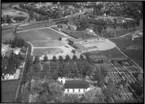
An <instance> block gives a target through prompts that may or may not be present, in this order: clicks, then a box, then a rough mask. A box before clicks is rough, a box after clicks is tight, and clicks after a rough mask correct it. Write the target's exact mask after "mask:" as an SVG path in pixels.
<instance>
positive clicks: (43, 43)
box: [31, 39, 65, 47]
mask: <svg viewBox="0 0 145 104" xmlns="http://www.w3.org/2000/svg"><path fill="white" fill-rule="evenodd" d="M31 43H32V44H33V46H34V47H58V46H64V45H65V44H64V43H62V42H60V41H58V40H51V39H48V40H41V41H38V40H36V41H32V42H31Z"/></svg>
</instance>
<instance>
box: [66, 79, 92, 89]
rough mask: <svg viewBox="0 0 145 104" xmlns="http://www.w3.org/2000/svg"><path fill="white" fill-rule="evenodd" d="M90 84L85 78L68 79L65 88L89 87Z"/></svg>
mask: <svg viewBox="0 0 145 104" xmlns="http://www.w3.org/2000/svg"><path fill="white" fill-rule="evenodd" d="M88 87H89V84H88V83H87V82H86V81H85V80H66V82H65V84H64V88H88Z"/></svg>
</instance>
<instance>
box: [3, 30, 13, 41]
mask: <svg viewBox="0 0 145 104" xmlns="http://www.w3.org/2000/svg"><path fill="white" fill-rule="evenodd" d="M13 38H14V35H13V33H12V31H2V42H4V41H5V40H9V39H13Z"/></svg>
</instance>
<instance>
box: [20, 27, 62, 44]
mask: <svg viewBox="0 0 145 104" xmlns="http://www.w3.org/2000/svg"><path fill="white" fill-rule="evenodd" d="M18 34H19V35H20V36H21V37H22V38H23V39H25V40H26V41H29V42H32V41H36V40H39V41H41V40H48V39H53V40H55V39H59V37H63V35H61V34H59V33H57V32H55V31H53V30H52V29H49V28H41V29H33V30H29V31H23V32H19V33H18Z"/></svg>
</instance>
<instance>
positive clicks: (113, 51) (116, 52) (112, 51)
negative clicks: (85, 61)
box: [86, 48, 125, 58]
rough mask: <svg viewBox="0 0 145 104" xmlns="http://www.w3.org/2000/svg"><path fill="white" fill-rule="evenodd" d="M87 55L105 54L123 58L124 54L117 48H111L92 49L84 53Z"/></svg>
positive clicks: (108, 56)
mask: <svg viewBox="0 0 145 104" xmlns="http://www.w3.org/2000/svg"><path fill="white" fill-rule="evenodd" d="M86 54H88V55H95V56H105V57H107V58H124V57H125V56H124V55H123V54H122V53H120V51H119V50H118V49H117V48H113V49H110V50H106V51H93V52H88V53H86Z"/></svg>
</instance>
